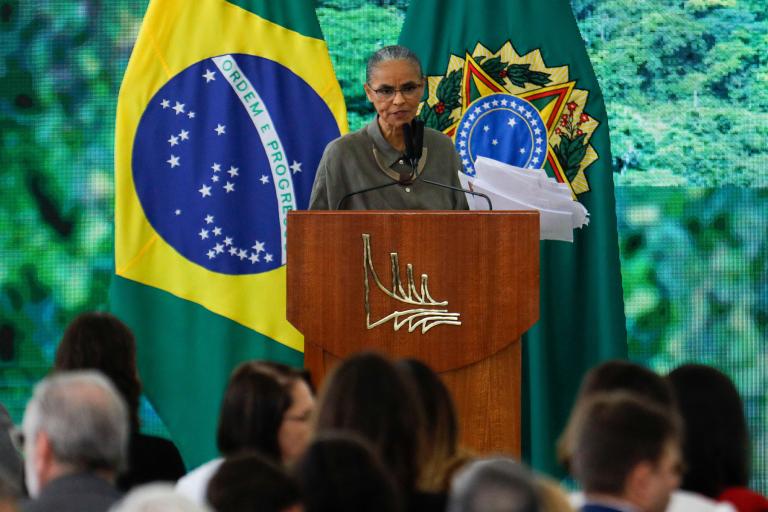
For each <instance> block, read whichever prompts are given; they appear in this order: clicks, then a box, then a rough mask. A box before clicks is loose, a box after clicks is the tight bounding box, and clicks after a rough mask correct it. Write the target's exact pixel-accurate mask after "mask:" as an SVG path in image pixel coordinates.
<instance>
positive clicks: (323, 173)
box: [309, 46, 467, 210]
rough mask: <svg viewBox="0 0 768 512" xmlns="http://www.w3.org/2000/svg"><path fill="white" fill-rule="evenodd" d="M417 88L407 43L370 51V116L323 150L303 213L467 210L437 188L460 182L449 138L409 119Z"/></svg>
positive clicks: (420, 87)
mask: <svg viewBox="0 0 768 512" xmlns="http://www.w3.org/2000/svg"><path fill="white" fill-rule="evenodd" d="M424 85H425V77H424V75H423V73H422V68H421V63H420V62H419V59H418V57H417V56H416V54H415V53H413V52H412V51H411V50H409V49H408V48H405V47H403V46H386V47H384V48H381V49H380V50H378V51H376V52H375V53H374V54H373V55H371V57H370V58H369V59H368V63H367V66H366V83H365V84H364V85H363V88H364V89H365V95H366V96H367V98H368V101H370V102H371V103H372V104H373V106H374V108H375V109H376V114H377V115H376V118H375V119H374V120H372V121H371V122H370V123H369V124H368V125H367V126H365V127H364V128H362V129H360V130H358V131H356V132H353V133H350V134H347V135H345V136H343V137H340V138H338V139H336V140H334V141H332V142H331V143H330V144H328V146H327V147H326V148H325V152H324V153H323V157H322V159H321V160H320V164H319V166H318V169H317V174H316V176H315V183H314V185H313V187H312V196H311V198H310V201H309V209H310V210H335V209H340V210H466V209H467V200H466V198H465V196H464V193H463V192H458V191H455V190H451V189H450V188H446V187H444V186H440V185H447V186H450V187H455V188H460V186H461V185H460V183H459V177H458V173H459V171H460V170H461V160H460V159H459V155H458V153H456V150H455V149H454V147H453V143H452V142H451V139H450V138H448V137H447V136H446V135H444V134H442V133H440V132H438V131H436V130H433V129H431V128H424V127H423V123H422V124H421V125H419V121H414V118H415V117H416V111H417V109H418V106H419V102H420V100H421V97H422V95H423V93H424ZM421 130H423V132H422V131H421ZM429 182H431V183H429ZM436 183H437V184H436Z"/></svg>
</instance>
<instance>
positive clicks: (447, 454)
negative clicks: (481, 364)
mask: <svg viewBox="0 0 768 512" xmlns="http://www.w3.org/2000/svg"><path fill="white" fill-rule="evenodd" d="M395 364H396V366H397V368H398V369H399V370H400V371H401V372H403V374H404V375H405V376H406V377H407V378H408V379H410V381H411V382H412V384H413V387H414V388H415V389H416V398H417V399H418V402H419V406H420V407H421V409H422V411H423V412H424V421H425V422H424V433H425V439H424V452H423V459H424V468H423V472H422V473H423V474H422V484H423V487H425V488H428V489H434V490H440V491H441V490H445V489H446V488H447V485H448V481H446V480H447V479H446V471H447V469H448V468H449V467H450V466H451V464H452V463H453V462H454V460H455V457H456V455H457V452H458V443H459V424H458V420H457V418H456V409H455V407H454V405H453V400H452V399H451V394H450V392H449V391H448V388H447V387H445V384H443V381H441V380H440V377H439V376H438V375H437V374H436V373H435V372H434V371H433V370H432V369H431V368H430V367H429V366H427V365H425V364H424V363H422V362H421V361H418V360H416V359H403V360H400V361H398V362H397V363H395Z"/></svg>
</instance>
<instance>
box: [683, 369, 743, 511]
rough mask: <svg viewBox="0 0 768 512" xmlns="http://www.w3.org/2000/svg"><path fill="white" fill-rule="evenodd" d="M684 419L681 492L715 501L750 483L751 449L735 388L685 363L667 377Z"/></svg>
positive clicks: (713, 373) (713, 371)
mask: <svg viewBox="0 0 768 512" xmlns="http://www.w3.org/2000/svg"><path fill="white" fill-rule="evenodd" d="M668 379H669V382H670V383H671V384H672V387H673V388H674V390H675V394H676V397H677V403H678V407H679V409H680V413H681V414H682V416H683V424H684V427H685V437H684V442H683V454H684V455H683V458H684V460H685V463H686V467H687V470H686V473H685V474H684V475H683V483H682V488H683V489H685V490H688V491H693V492H698V493H700V494H703V495H705V496H709V497H712V498H716V497H717V496H719V495H720V494H721V493H722V492H723V491H724V490H725V489H726V488H728V487H745V486H747V484H748V483H749V474H750V445H749V432H748V429H747V421H746V418H745V417H744V407H743V404H742V402H741V398H740V397H739V392H738V391H737V390H736V386H734V385H733V382H731V380H730V379H729V378H728V376H726V375H725V374H724V373H722V372H720V371H718V370H716V369H715V368H712V367H709V366H704V365H699V364H686V365H683V366H681V367H679V368H677V369H675V370H674V371H672V372H671V373H670V374H669V376H668Z"/></svg>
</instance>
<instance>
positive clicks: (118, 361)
mask: <svg viewBox="0 0 768 512" xmlns="http://www.w3.org/2000/svg"><path fill="white" fill-rule="evenodd" d="M53 368H54V370H56V371H70V370H98V371H100V372H101V373H103V374H104V375H106V376H107V377H108V378H109V380H111V381H112V383H113V384H114V385H115V387H116V388H117V390H118V391H119V392H120V394H121V395H122V397H123V399H124V400H125V403H126V405H127V406H128V412H129V414H130V420H131V427H132V428H133V429H134V430H138V427H139V399H140V397H141V381H140V380H139V374H138V371H137V370H136V342H135V340H134V337H133V333H131V330H130V329H129V328H128V326H126V325H125V324H124V323H123V322H121V321H120V320H119V319H118V318H117V317H115V316H113V315H111V314H109V313H100V312H90V313H83V314H81V315H79V316H78V317H77V318H75V319H74V320H73V321H72V322H71V323H70V324H69V326H68V327H67V330H66V331H65V332H64V336H63V337H62V338H61V342H60V343H59V347H58V348H57V349H56V358H55V360H54V366H53Z"/></svg>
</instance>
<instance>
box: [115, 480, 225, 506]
mask: <svg viewBox="0 0 768 512" xmlns="http://www.w3.org/2000/svg"><path fill="white" fill-rule="evenodd" d="M209 511H210V509H209V508H208V507H206V506H203V505H198V504H196V503H194V502H192V501H190V500H189V499H188V498H186V497H184V496H182V495H180V494H179V493H177V492H176V491H175V490H174V487H173V485H171V484H168V483H154V484H147V485H142V486H139V487H135V488H134V489H133V490H132V491H131V492H130V493H128V494H127V495H126V496H125V498H123V500H122V501H121V502H120V503H118V504H117V505H115V506H114V507H113V508H112V509H110V512H209Z"/></svg>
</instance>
